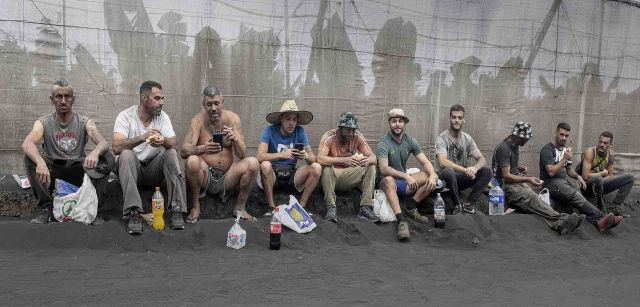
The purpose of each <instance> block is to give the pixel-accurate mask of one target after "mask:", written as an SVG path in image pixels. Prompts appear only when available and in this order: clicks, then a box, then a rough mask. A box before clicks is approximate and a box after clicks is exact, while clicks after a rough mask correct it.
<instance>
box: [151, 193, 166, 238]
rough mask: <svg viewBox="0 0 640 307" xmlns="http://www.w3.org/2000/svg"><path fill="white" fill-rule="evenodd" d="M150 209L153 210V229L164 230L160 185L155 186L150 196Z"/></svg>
mask: <svg viewBox="0 0 640 307" xmlns="http://www.w3.org/2000/svg"><path fill="white" fill-rule="evenodd" d="M151 211H152V212H153V224H152V227H153V229H155V230H158V231H162V230H164V197H162V193H160V187H156V191H155V192H154V193H153V196H152V197H151Z"/></svg>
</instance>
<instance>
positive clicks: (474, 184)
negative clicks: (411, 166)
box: [436, 104, 491, 214]
mask: <svg viewBox="0 0 640 307" xmlns="http://www.w3.org/2000/svg"><path fill="white" fill-rule="evenodd" d="M463 124H464V107H463V106H461V105H459V104H454V105H452V106H451V108H450V109H449V129H447V130H445V131H443V132H442V133H441V134H440V135H439V136H438V138H437V139H436V158H437V159H438V173H439V174H440V178H442V181H444V182H445V183H446V184H447V188H449V189H451V192H450V195H451V198H452V200H453V203H454V204H455V209H454V211H453V214H457V213H470V214H474V213H475V209H474V205H473V203H471V202H469V201H468V202H465V203H462V201H461V200H460V196H459V191H461V190H464V189H467V188H471V193H469V197H468V199H469V200H470V201H478V200H480V197H481V195H482V191H483V190H484V188H485V187H486V186H487V184H488V183H489V181H491V169H489V168H488V167H485V164H486V160H485V158H484V156H483V155H482V152H480V150H479V149H478V146H477V145H476V142H475V141H474V140H473V138H472V137H471V136H470V135H469V134H468V133H465V132H463V131H462V126H463ZM470 158H473V159H474V160H475V164H473V165H470V163H469V162H468V161H469V160H470Z"/></svg>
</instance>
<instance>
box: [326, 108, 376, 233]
mask: <svg viewBox="0 0 640 307" xmlns="http://www.w3.org/2000/svg"><path fill="white" fill-rule="evenodd" d="M358 128H359V126H358V119H357V118H356V116H355V115H354V114H353V113H351V112H345V113H342V114H340V117H339V118H338V128H337V129H331V130H329V131H327V132H326V133H325V134H324V135H323V136H322V138H321V139H320V146H319V149H318V163H320V165H322V189H323V190H324V200H325V203H326V205H327V215H326V217H325V218H326V219H328V220H330V221H333V222H336V223H337V222H338V217H337V214H336V193H335V190H341V191H348V190H351V189H353V188H354V187H360V190H361V191H362V198H361V200H360V211H359V212H358V217H361V218H363V219H367V220H370V221H372V222H378V221H379V218H378V217H377V216H376V215H375V214H374V213H373V210H372V208H371V204H372V202H373V189H374V184H375V179H376V156H375V155H374V154H373V152H372V151H371V148H370V147H369V145H368V144H367V140H366V139H365V138H364V136H363V135H362V134H361V133H360V132H359V131H358Z"/></svg>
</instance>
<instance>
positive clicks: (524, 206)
mask: <svg viewBox="0 0 640 307" xmlns="http://www.w3.org/2000/svg"><path fill="white" fill-rule="evenodd" d="M532 136H533V130H532V128H531V125H529V124H528V123H525V122H518V123H517V124H516V125H515V126H514V127H513V130H512V131H511V135H509V136H508V137H507V138H506V139H504V141H502V143H500V144H498V146H497V147H496V150H495V152H494V154H493V159H492V163H491V164H492V166H493V171H494V173H495V176H496V179H497V180H498V183H499V184H500V186H501V187H502V189H503V190H504V194H505V203H506V204H507V206H509V207H511V208H513V209H517V210H518V211H519V212H522V213H528V214H535V215H538V216H541V217H542V218H544V221H545V222H546V223H547V225H549V227H551V229H553V230H555V231H557V232H558V233H559V234H560V235H565V234H568V233H571V232H573V231H574V230H576V229H577V228H578V227H579V226H580V224H581V223H582V221H583V220H584V218H585V216H584V215H578V214H575V213H573V214H566V213H559V212H557V211H555V210H553V209H552V208H551V206H549V205H547V204H546V203H545V202H543V201H542V199H540V197H538V194H536V192H534V191H533V189H531V187H530V186H529V185H528V184H530V185H533V186H535V187H540V186H541V185H542V180H540V179H538V178H536V177H531V176H527V167H526V166H525V165H520V164H519V153H520V147H521V146H524V144H526V143H527V142H528V141H529V140H530V139H531V137H532Z"/></svg>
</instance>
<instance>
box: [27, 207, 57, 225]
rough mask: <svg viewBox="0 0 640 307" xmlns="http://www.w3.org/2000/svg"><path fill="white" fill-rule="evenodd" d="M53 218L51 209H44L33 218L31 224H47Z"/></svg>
mask: <svg viewBox="0 0 640 307" xmlns="http://www.w3.org/2000/svg"><path fill="white" fill-rule="evenodd" d="M52 220H53V216H52V213H51V211H50V210H49V209H42V211H41V212H40V214H39V215H38V216H37V217H35V218H34V219H32V220H31V224H47V223H49V222H51V221H52Z"/></svg>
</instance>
